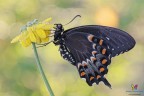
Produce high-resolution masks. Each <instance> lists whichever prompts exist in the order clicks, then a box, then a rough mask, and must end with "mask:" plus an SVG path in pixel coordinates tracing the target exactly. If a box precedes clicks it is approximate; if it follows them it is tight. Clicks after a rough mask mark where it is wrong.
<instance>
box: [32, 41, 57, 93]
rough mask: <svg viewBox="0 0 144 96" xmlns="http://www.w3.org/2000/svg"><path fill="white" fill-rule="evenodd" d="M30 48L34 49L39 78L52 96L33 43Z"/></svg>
mask: <svg viewBox="0 0 144 96" xmlns="http://www.w3.org/2000/svg"><path fill="white" fill-rule="evenodd" d="M32 46H33V49H34V54H35V58H36V63H37V66H38V69H39V71H40V74H41V76H42V78H43V80H44V83H45V85H46V87H47V90H48V91H49V93H50V96H54V93H53V91H52V89H51V87H50V84H49V82H48V80H47V78H46V76H45V73H44V71H43V69H42V66H41V63H40V60H39V56H38V52H37V49H36V46H35V43H32Z"/></svg>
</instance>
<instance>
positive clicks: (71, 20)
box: [63, 15, 81, 26]
mask: <svg viewBox="0 0 144 96" xmlns="http://www.w3.org/2000/svg"><path fill="white" fill-rule="evenodd" d="M77 17H81V15H76V16H75V17H74V18H73V19H72V20H71V21H70V22H68V23H67V24H65V25H68V24H70V23H71V22H72V21H73V20H74V19H76V18H77ZM65 25H63V26H65Z"/></svg>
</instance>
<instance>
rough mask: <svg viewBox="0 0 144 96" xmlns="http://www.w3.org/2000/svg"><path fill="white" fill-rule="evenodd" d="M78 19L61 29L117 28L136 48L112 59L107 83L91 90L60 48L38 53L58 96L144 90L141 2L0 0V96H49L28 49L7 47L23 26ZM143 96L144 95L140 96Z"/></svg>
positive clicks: (118, 95) (115, 94) (120, 94)
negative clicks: (132, 39) (77, 27)
mask: <svg viewBox="0 0 144 96" xmlns="http://www.w3.org/2000/svg"><path fill="white" fill-rule="evenodd" d="M77 14H80V15H81V16H82V18H77V19H76V20H74V21H73V22H72V23H71V24H69V25H67V26H65V29H68V28H72V27H75V26H80V25H86V24H100V25H107V26H113V27H117V28H120V29H122V30H125V31H127V32H128V33H129V34H131V35H132V36H133V37H134V38H135V40H136V42H137V44H136V46H135V47H134V48H133V49H132V50H131V51H129V52H127V53H125V54H122V55H120V56H118V57H115V58H113V59H112V63H111V65H110V66H109V73H108V74H107V75H106V77H107V79H108V80H109V82H110V83H111V85H112V89H109V88H108V87H106V86H105V85H104V84H103V83H100V84H99V85H98V86H96V85H95V86H92V87H89V86H88V85H87V84H86V82H85V81H84V80H82V79H80V77H79V74H78V72H77V69H76V68H75V67H74V66H72V65H71V64H69V63H68V62H67V61H65V60H63V58H62V57H61V56H60V54H59V52H58V46H54V44H49V45H48V46H46V47H43V48H38V51H39V55H40V59H41V63H42V66H43V68H44V71H45V73H46V76H47V77H48V80H49V82H50V85H51V87H52V89H53V91H54V93H55V95H56V96H129V95H128V94H129V93H127V92H126V91H127V90H131V84H138V90H144V78H143V72H144V51H143V50H144V40H143V39H144V0H0V96H48V95H49V94H48V92H47V90H46V88H45V85H44V83H43V81H42V79H41V76H40V74H39V72H38V70H37V66H36V64H35V59H34V54H33V50H32V47H31V46H30V47H28V48H24V47H22V46H21V45H20V44H18V43H17V44H10V41H11V39H12V38H14V37H15V36H16V35H17V34H19V29H20V27H21V26H22V25H24V24H26V22H27V21H30V20H33V19H35V18H37V19H39V20H40V21H42V20H44V19H46V18H48V17H52V18H53V21H52V23H53V24H54V23H62V24H65V23H67V22H69V21H70V20H71V19H72V18H73V17H74V16H75V15H77ZM141 96H144V94H141Z"/></svg>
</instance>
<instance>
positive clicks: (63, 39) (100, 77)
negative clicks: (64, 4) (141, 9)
mask: <svg viewBox="0 0 144 96" xmlns="http://www.w3.org/2000/svg"><path fill="white" fill-rule="evenodd" d="M53 43H54V44H55V45H59V51H60V54H61V56H62V57H63V58H64V59H65V60H67V61H69V62H70V63H71V64H72V65H74V66H76V68H77V70H78V73H79V75H80V77H81V78H84V79H86V82H87V84H88V85H89V86H92V85H93V84H99V82H101V81H102V82H103V83H104V84H105V85H106V86H108V87H110V88H111V84H110V83H109V82H108V80H107V79H106V78H105V74H107V73H108V68H107V66H108V65H110V63H111V58H112V57H115V56H116V55H119V54H121V53H124V52H127V51H129V50H130V49H132V48H133V47H134V46H135V43H136V42H135V40H134V38H133V37H132V36H130V35H129V34H128V33H126V32H124V31H122V30H120V29H117V28H113V27H108V26H101V25H84V26H78V27H74V28H71V29H68V30H64V28H63V25H62V24H55V32H54V41H53Z"/></svg>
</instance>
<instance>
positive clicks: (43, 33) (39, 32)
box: [36, 29, 47, 38]
mask: <svg viewBox="0 0 144 96" xmlns="http://www.w3.org/2000/svg"><path fill="white" fill-rule="evenodd" d="M36 33H37V35H38V36H39V37H40V38H46V37H47V34H46V32H45V31H44V30H43V29H37V30H36Z"/></svg>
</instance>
